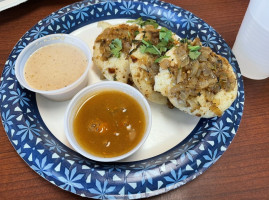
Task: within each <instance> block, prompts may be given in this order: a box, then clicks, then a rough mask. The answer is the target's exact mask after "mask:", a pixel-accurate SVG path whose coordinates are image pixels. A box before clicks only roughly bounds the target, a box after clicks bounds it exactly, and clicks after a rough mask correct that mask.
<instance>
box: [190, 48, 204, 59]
mask: <svg viewBox="0 0 269 200" xmlns="http://www.w3.org/2000/svg"><path fill="white" fill-rule="evenodd" d="M188 49H189V50H190V51H189V57H190V58H191V59H192V60H196V59H197V58H198V57H199V56H200V55H201V52H200V51H199V50H200V49H201V46H199V45H197V46H192V45H188Z"/></svg>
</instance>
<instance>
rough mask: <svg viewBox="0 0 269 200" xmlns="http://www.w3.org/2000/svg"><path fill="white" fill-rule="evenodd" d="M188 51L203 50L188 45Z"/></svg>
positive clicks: (199, 47)
mask: <svg viewBox="0 0 269 200" xmlns="http://www.w3.org/2000/svg"><path fill="white" fill-rule="evenodd" d="M188 49H189V50H190V51H198V50H200V49H201V46H198V45H197V46H192V45H188Z"/></svg>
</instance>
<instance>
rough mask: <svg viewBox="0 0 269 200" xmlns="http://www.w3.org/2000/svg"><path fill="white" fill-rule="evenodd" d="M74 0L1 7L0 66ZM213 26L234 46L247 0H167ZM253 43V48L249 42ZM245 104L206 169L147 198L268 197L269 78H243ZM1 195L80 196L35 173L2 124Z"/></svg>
mask: <svg viewBox="0 0 269 200" xmlns="http://www.w3.org/2000/svg"><path fill="white" fill-rule="evenodd" d="M73 2H74V1H72V0H61V1H53V0H46V1H45V0H39V1H33V0H29V1H28V2H27V3H24V4H21V5H20V6H17V7H14V8H11V9H8V10H6V11H2V12H0V66H1V71H2V70H3V66H4V63H5V61H6V60H7V58H8V55H9V54H10V52H11V50H12V48H13V47H14V45H15V44H16V42H17V41H18V40H19V39H20V37H21V36H22V35H23V34H24V33H25V32H26V31H27V30H29V29H30V28H31V27H32V26H33V25H35V24H36V23H37V22H38V21H39V20H40V19H43V18H44V17H46V16H47V15H49V14H51V13H52V12H53V11H56V10H58V9H60V8H61V7H64V6H66V5H69V4H71V3H73ZM167 2H170V3H173V4H175V5H178V6H181V7H183V8H185V9H187V10H189V11H191V12H193V13H194V14H195V15H197V16H198V17H200V18H202V19H204V20H205V21H206V22H207V23H208V24H210V25H211V26H213V27H214V28H215V29H216V30H217V31H218V32H219V33H220V34H221V35H222V36H223V38H224V39H225V40H226V42H227V43H228V44H229V45H230V46H231V47H232V46H233V43H234V41H235V38H236V35H237V32H238V30H239V27H240V24H241V22H242V19H243V16H244V13H245V11H246V8H247V5H248V2H249V1H247V0H167ZM250 48H251V47H250ZM244 85H245V98H246V100H245V108H244V114H243V119H242V121H241V124H240V128H239V130H238V132H237V134H236V137H235V139H234V140H233V142H232V144H231V145H230V146H229V148H228V150H227V151H226V152H225V154H224V155H223V156H222V157H221V159H219V161H217V162H216V163H215V164H214V165H213V166H212V167H211V168H210V169H209V170H207V171H206V172H205V173H204V174H202V175H201V176H199V177H198V178H197V179H195V180H194V181H191V182H189V183H188V184H186V185H184V186H183V187H181V188H178V189H175V190H173V191H170V192H168V193H165V194H162V195H159V196H156V197H152V198H150V199H191V200H195V199H197V200H201V199H207V200H211V199H214V200H215V199H218V200H220V199H236V200H237V199H259V200H260V199H269V79H266V80H260V81H254V80H250V79H247V78H244ZM0 199H1V200H6V199H8V200H13V199H23V200H24V199H25V200H30V199H35V200H41V199H42V200H44V199H82V198H81V197H79V196H76V195H74V194H71V193H69V192H66V191H63V190H61V189H59V188H58V187H56V186H54V185H52V184H51V183H49V182H48V181H46V180H44V179H43V178H41V177H40V176H39V175H37V174H36V173H35V172H34V171H33V170H32V169H31V168H30V167H29V166H28V165H27V164H26V163H25V162H24V161H23V160H22V159H21V158H20V156H19V155H18V154H17V153H16V152H15V150H14V148H13V147H12V145H11V143H10V142H9V140H8V138H7V136H6V133H5V131H4V129H3V127H2V126H1V127H0Z"/></svg>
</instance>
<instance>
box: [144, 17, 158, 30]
mask: <svg viewBox="0 0 269 200" xmlns="http://www.w3.org/2000/svg"><path fill="white" fill-rule="evenodd" d="M146 25H152V26H153V27H154V28H158V26H159V24H158V23H157V22H156V21H155V20H154V19H147V20H146V21H145V26H146Z"/></svg>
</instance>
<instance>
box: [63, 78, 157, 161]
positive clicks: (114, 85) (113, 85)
mask: <svg viewBox="0 0 269 200" xmlns="http://www.w3.org/2000/svg"><path fill="white" fill-rule="evenodd" d="M123 88H124V89H125V91H126V90H130V93H132V94H134V95H131V94H130V93H126V92H125V91H124V89H123ZM94 89H96V90H94ZM109 89H112V90H116V91H121V92H124V93H125V94H127V95H129V96H131V97H132V98H134V99H135V100H136V101H137V102H138V103H139V105H140V106H141V107H142V109H143V112H144V114H145V118H146V121H147V123H146V128H145V132H144V135H143V137H142V139H141V140H140V141H139V143H138V144H137V145H136V146H135V147H134V148H133V149H131V150H130V151H128V152H127V153H125V154H122V155H119V156H115V157H109V158H104V157H99V156H95V155H92V154H91V153H89V152H87V151H86V150H84V149H83V148H82V147H81V146H80V145H79V144H78V142H77V141H76V139H75V137H74V133H73V130H72V125H71V124H70V118H72V113H71V112H75V111H74V109H75V106H76V107H77V108H78V107H80V106H81V105H82V104H83V102H84V101H81V102H79V101H80V100H81V99H83V97H86V98H84V99H88V98H89V97H90V96H91V95H92V94H95V93H96V92H98V91H104V90H109ZM135 95H136V97H137V98H135V97H134V96H135ZM138 98H139V99H140V100H139V101H138V100H137V99H138ZM71 120H72V119H71ZM151 126H152V114H151V109H150V106H149V103H148V101H147V100H146V98H145V97H144V96H143V95H142V94H141V93H140V92H139V91H138V90H137V89H135V88H134V87H132V86H130V85H128V84H125V83H121V82H116V81H101V82H98V83H95V84H92V85H89V86H87V87H85V88H83V89H82V90H81V91H80V92H78V93H77V94H76V95H75V96H74V97H73V98H72V100H71V101H70V102H69V104H68V106H67V109H66V112H65V115H64V131H65V135H66V137H67V140H68V142H69V143H70V144H71V146H72V147H73V148H74V150H75V151H76V152H78V153H80V154H81V155H83V156H84V157H86V158H89V159H92V160H95V161H99V162H114V161H118V160H122V159H124V158H127V157H129V156H131V155H132V154H134V153H135V152H136V151H137V150H138V149H139V148H140V147H141V146H142V145H143V144H144V143H145V141H146V139H147V138H148V136H149V133H150V130H151Z"/></svg>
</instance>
